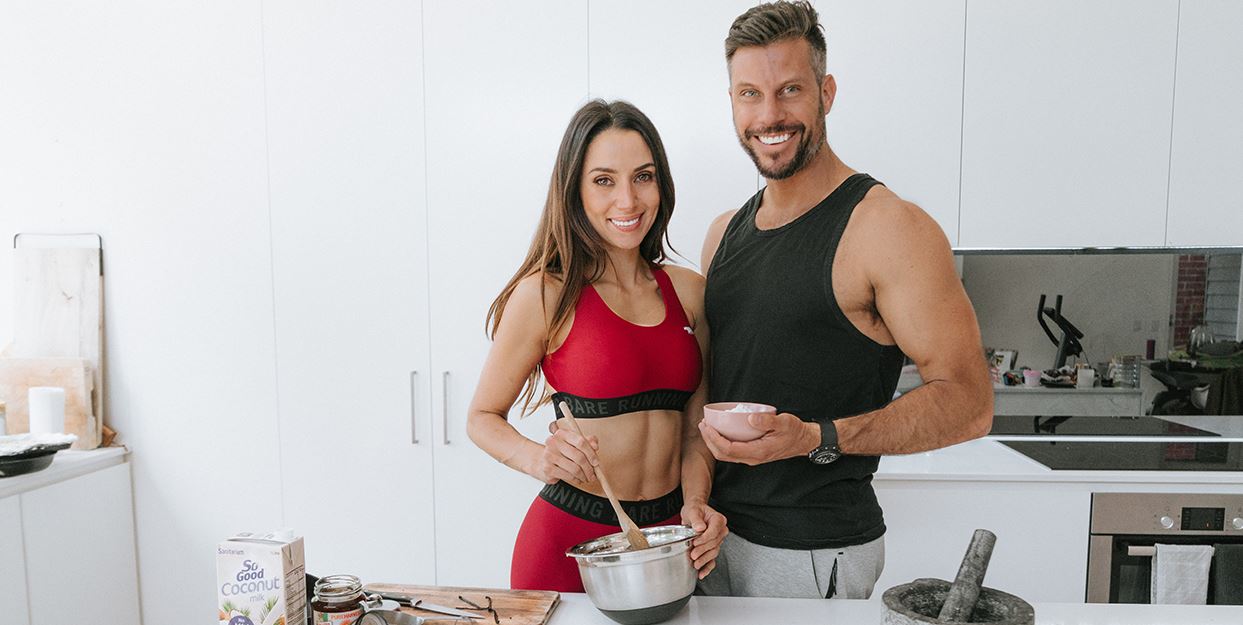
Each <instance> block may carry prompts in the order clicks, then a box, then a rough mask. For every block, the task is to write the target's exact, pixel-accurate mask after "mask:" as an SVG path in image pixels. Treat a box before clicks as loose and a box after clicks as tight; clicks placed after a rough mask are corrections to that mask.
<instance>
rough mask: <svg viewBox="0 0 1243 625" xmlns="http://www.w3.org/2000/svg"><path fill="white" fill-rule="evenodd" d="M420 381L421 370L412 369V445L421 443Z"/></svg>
mask: <svg viewBox="0 0 1243 625" xmlns="http://www.w3.org/2000/svg"><path fill="white" fill-rule="evenodd" d="M418 381H419V372H418V371H411V372H410V444H411V445H418V444H419V433H418V423H419V414H418V413H419V411H418V405H419V395H418V388H419V384H418Z"/></svg>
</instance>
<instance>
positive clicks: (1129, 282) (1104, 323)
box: [960, 250, 1243, 369]
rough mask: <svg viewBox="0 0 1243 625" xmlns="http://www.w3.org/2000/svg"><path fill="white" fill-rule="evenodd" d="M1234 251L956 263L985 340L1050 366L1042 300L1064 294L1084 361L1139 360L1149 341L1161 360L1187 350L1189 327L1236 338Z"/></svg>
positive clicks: (1024, 361) (1010, 257)
mask: <svg viewBox="0 0 1243 625" xmlns="http://www.w3.org/2000/svg"><path fill="white" fill-rule="evenodd" d="M1240 251H1243V250H1240ZM1240 251H1234V252H1230V253H1215V254H1213V255H1211V256H1201V255H1188V254H1181V255H1180V254H1176V253H1166V254H1155V253H1145V254H1071V255H1055V254H1039V255H1024V254H1002V255H971V256H963V257H960V258H961V266H962V281H963V286H964V287H965V288H966V291H967V295H968V296H969V297H970V298H971V303H972V305H974V307H975V311H976V316H977V317H978V318H979V322H980V334H981V337H982V339H983V341H984V344H985V345H986V346H988V347H992V348H996V349H1010V350H1015V351H1016V352H1017V359H1016V361H1015V364H1014V367H1016V368H1017V367H1021V366H1027V367H1032V368H1039V369H1046V368H1050V367H1052V366H1053V362H1054V359H1055V356H1056V354H1057V346H1056V345H1054V344H1053V342H1052V341H1050V340H1049V338H1048V337H1047V336H1046V335H1045V332H1044V330H1042V329H1041V327H1040V324H1039V323H1038V321H1037V305H1038V303H1039V301H1040V296H1041V295H1042V294H1044V295H1047V296H1048V302H1047V303H1046V304H1045V305H1046V306H1048V307H1052V306H1053V301H1054V297H1055V296H1057V295H1061V296H1063V301H1062V316H1064V317H1065V318H1066V319H1068V320H1069V321H1070V322H1071V323H1073V324H1074V325H1075V326H1076V327H1077V328H1078V329H1079V330H1080V331H1082V332H1083V335H1084V336H1083V338H1082V339H1079V342H1080V343H1081V344H1082V346H1083V351H1084V353H1085V355H1086V358H1084V359H1083V360H1085V361H1086V362H1091V363H1099V362H1105V361H1108V360H1109V359H1110V358H1111V357H1114V356H1118V355H1124V354H1137V355H1141V356H1145V355H1146V352H1147V347H1148V341H1152V342H1153V352H1154V355H1155V357H1157V358H1162V357H1164V356H1165V354H1167V353H1168V351H1169V350H1170V349H1172V348H1176V347H1177V348H1182V347H1184V346H1185V345H1186V343H1187V338H1188V336H1189V333H1190V330H1191V329H1192V328H1193V327H1196V326H1199V325H1202V324H1205V325H1209V327H1210V328H1211V330H1212V332H1213V335H1214V337H1215V338H1217V339H1219V340H1224V339H1238V338H1239V335H1238V332H1239V283H1240V275H1239V260H1240ZM1210 265H1211V267H1210ZM1050 325H1051V327H1052V324H1050ZM1052 329H1053V330H1054V331H1055V333H1057V334H1060V332H1058V331H1057V330H1056V328H1052Z"/></svg>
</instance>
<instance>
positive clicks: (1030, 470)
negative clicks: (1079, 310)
mask: <svg viewBox="0 0 1243 625" xmlns="http://www.w3.org/2000/svg"><path fill="white" fill-rule="evenodd" d="M1023 440H1038V439H1036V437H1027V438H1024V439H1023ZM1061 440H1065V439H1061ZM1102 440H1114V441H1116V440H1117V438H1113V439H1102ZM1144 440H1146V441H1151V440H1152V438H1151V437H1149V438H1146V439H1144ZM1182 440H1186V439H1182ZM1210 442H1222V439H1218V438H1213V439H1210ZM874 479H875V480H878V481H881V480H929V481H951V482H955V481H988V482H1060V483H1066V482H1084V483H1111V482H1127V483H1138V484H1235V485H1243V471H1054V470H1053V469H1050V468H1048V467H1046V466H1044V465H1043V464H1040V463H1039V462H1036V461H1035V460H1032V459H1031V458H1028V457H1027V456H1024V455H1023V454H1020V453H1019V452H1017V451H1014V450H1013V449H1010V448H1009V447H1006V446H1005V445H1002V444H1001V443H1000V442H998V441H995V440H990V439H987V438H985V439H979V440H974V441H968V442H966V443H960V444H958V445H953V446H951V447H946V448H944V449H938V450H936V451H928V452H923V453H917V454H910V455H906V456H883V457H882V458H881V459H880V468H879V469H877V471H876V475H875V477H874Z"/></svg>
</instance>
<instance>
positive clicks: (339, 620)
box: [312, 608, 363, 625]
mask: <svg viewBox="0 0 1243 625" xmlns="http://www.w3.org/2000/svg"><path fill="white" fill-rule="evenodd" d="M362 615H363V610H362V608H355V609H353V610H347V611H345V612H320V611H319V610H316V611H315V618H314V619H312V620H313V621H314V622H315V623H316V625H319V624H320V623H323V624H324V625H354V621H357V620H358V619H359V618H360V617H361V616H362Z"/></svg>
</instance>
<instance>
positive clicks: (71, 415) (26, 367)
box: [0, 358, 99, 449]
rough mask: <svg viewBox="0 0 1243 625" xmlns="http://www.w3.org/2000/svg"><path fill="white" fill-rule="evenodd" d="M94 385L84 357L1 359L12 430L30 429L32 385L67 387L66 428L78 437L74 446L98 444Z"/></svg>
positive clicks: (0, 388) (0, 386)
mask: <svg viewBox="0 0 1243 625" xmlns="http://www.w3.org/2000/svg"><path fill="white" fill-rule="evenodd" d="M94 384H95V379H94V375H93V372H92V371H91V367H90V365H89V364H88V363H87V361H86V360H84V359H82V358H0V399H3V400H4V401H5V402H6V403H7V404H8V405H7V406H6V411H7V412H8V414H7V415H6V417H5V421H6V429H7V431H8V433H9V434H21V433H23V432H29V431H30V407H29V406H27V403H28V397H29V395H28V391H29V390H30V387H32V386H58V387H60V388H63V389H65V431H66V432H68V433H70V434H76V435H77V436H78V442H76V443H74V444H73V448H74V449H94V448H96V447H98V446H99V431H98V430H96V429H95V424H96V423H97V421H96V420H95V419H94V416H93V413H92V412H91V397H92V390H93V389H94Z"/></svg>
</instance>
